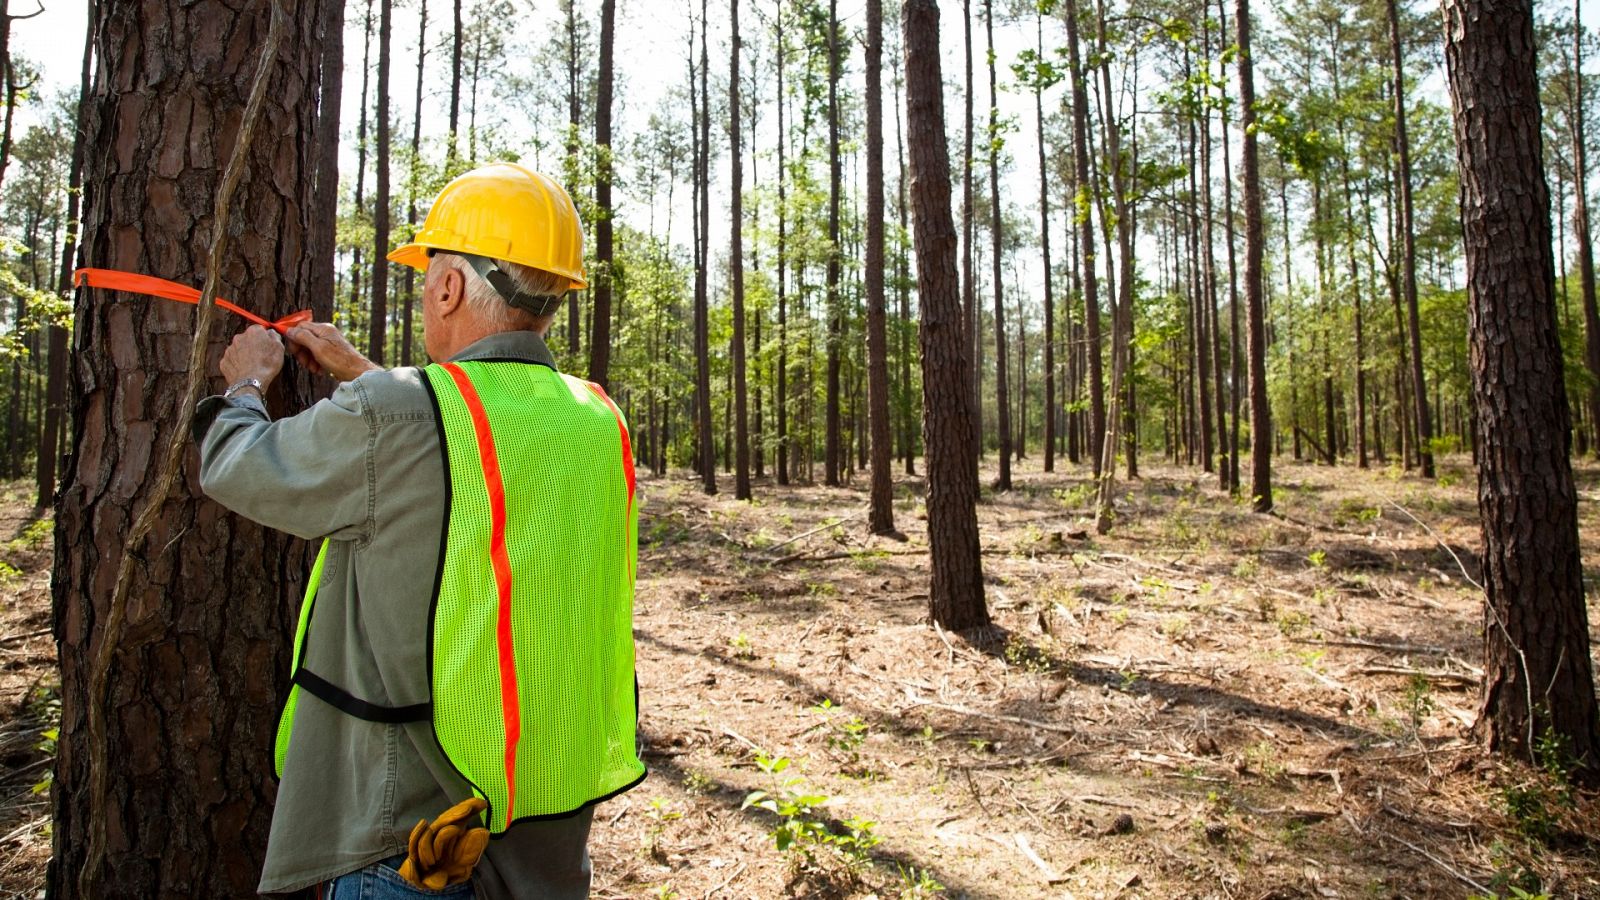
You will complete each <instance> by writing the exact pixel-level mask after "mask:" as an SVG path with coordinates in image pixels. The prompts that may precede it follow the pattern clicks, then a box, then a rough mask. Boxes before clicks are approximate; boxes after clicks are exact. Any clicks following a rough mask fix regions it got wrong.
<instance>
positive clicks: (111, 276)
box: [72, 269, 311, 334]
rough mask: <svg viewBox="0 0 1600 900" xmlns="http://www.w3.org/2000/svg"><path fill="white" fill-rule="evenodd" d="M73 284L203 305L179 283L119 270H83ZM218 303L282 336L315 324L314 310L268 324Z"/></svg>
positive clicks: (239, 308)
mask: <svg viewBox="0 0 1600 900" xmlns="http://www.w3.org/2000/svg"><path fill="white" fill-rule="evenodd" d="M72 283H73V284H74V285H76V286H78V287H95V288H105V289H106V290H108V291H126V292H127V293H130V294H145V295H147V296H150V297H161V298H162V299H165V300H176V301H178V302H179V303H199V302H200V292H199V291H197V290H195V289H194V288H192V287H187V286H185V285H181V284H179V283H177V282H176V281H168V280H166V279H165V278H156V277H154V276H152V275H136V274H134V273H133V272H119V271H117V270H115V269H79V270H78V271H76V272H73V273H72ZM216 299H217V305H218V306H220V307H222V308H223V309H225V310H227V311H229V312H231V313H236V314H238V315H241V316H243V317H245V318H246V319H249V320H250V321H251V322H254V323H256V324H257V325H261V326H264V327H266V328H271V329H272V330H273V331H276V332H278V333H279V334H288V333H289V329H291V328H293V327H294V326H296V325H304V324H305V323H307V322H309V321H311V310H309V309H302V310H300V311H299V312H297V313H290V314H289V315H287V316H284V317H283V318H281V319H279V320H278V321H276V322H268V321H267V320H266V319H263V318H261V317H260V316H258V315H256V314H255V313H253V312H251V311H249V310H248V309H245V308H244V307H242V306H237V305H235V304H232V303H229V302H228V301H226V300H224V299H222V298H221V297H218V298H216Z"/></svg>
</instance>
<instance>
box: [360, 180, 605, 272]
mask: <svg viewBox="0 0 1600 900" xmlns="http://www.w3.org/2000/svg"><path fill="white" fill-rule="evenodd" d="M434 250H440V251H446V252H451V253H467V254H473V255H476V256H483V257H487V258H489V259H498V260H504V261H506V262H513V263H519V264H521V265H524V266H530V267H532V268H535V269H539V270H541V271H544V272H551V273H553V274H556V275H561V276H564V277H565V278H566V279H567V280H568V281H569V282H570V284H568V289H569V290H581V289H582V288H586V287H588V286H589V282H588V279H586V278H585V277H584V273H583V226H582V225H581V224H580V223H579V221H578V210H577V208H576V207H574V206H573V205H572V198H571V197H570V196H568V195H567V192H566V190H565V189H564V188H562V187H561V185H559V184H557V183H556V181H555V179H552V178H549V177H547V176H545V175H541V174H539V173H538V172H535V171H533V170H532V169H528V168H524V167H522V166H519V165H517V164H515V163H495V164H494V165H490V166H482V167H480V168H476V169H473V170H472V171H470V172H466V173H464V174H462V175H458V176H456V178H455V179H454V180H452V181H451V182H450V183H449V184H447V185H445V186H444V190H442V191H440V192H439V196H438V197H436V198H435V199H434V201H433V207H432V208H431V209H429V210H428V218H427V219H426V220H425V221H424V222H423V223H422V228H420V229H418V231H417V235H416V237H415V238H414V239H413V240H412V242H411V243H409V244H406V245H405V246H403V247H400V248H397V249H396V250H395V251H394V252H393V253H390V254H389V261H390V262H397V263H400V264H401V265H405V266H411V267H412V268H414V269H421V270H423V271H424V272H425V271H427V270H428V254H429V252H430V251H434Z"/></svg>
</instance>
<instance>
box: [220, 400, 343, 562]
mask: <svg viewBox="0 0 1600 900" xmlns="http://www.w3.org/2000/svg"><path fill="white" fill-rule="evenodd" d="M374 427H375V426H374V421H373V417H372V416H371V415H370V414H369V413H368V411H367V410H366V409H365V404H364V403H363V402H362V397H361V394H360V392H358V391H357V390H355V389H354V388H353V387H352V386H351V384H349V383H346V384H342V385H340V386H339V388H338V389H337V390H336V391H334V393H333V396H332V397H330V398H328V399H326V400H322V401H319V402H318V403H317V404H316V405H314V406H312V407H311V408H310V409H308V410H306V411H304V412H302V413H300V414H299V415H296V416H290V417H289V418H286V419H279V420H278V421H276V422H274V421H271V420H270V419H269V417H268V416H267V413H266V410H265V409H264V408H263V407H262V406H261V405H260V404H258V403H254V402H249V401H246V402H229V401H226V400H223V399H222V398H220V397H207V398H206V399H205V400H202V401H201V402H200V406H199V407H198V409H197V410H196V413H195V422H194V431H195V438H196V441H197V442H198V443H199V445H200V489H201V490H202V491H203V492H204V493H205V494H206V496H208V497H210V498H211V499H213V500H215V501H217V502H218V503H220V504H222V505H223V506H225V507H227V508H228V509H230V510H232V511H233V512H236V513H238V514H239V515H241V516H244V517H245V518H247V519H251V520H253V521H255V522H259V523H261V524H262V525H265V526H267V527H269V528H275V529H277V530H279V531H285V532H288V533H289V534H292V535H295V536H296V537H301V538H307V539H311V538H319V537H325V536H330V537H337V538H340V539H344V540H352V539H355V540H359V539H363V538H365V537H366V536H367V531H368V529H369V526H370V510H371V509H372V502H371V500H372V497H371V490H372V488H371V482H370V479H369V478H368V475H369V471H370V466H369V465H368V462H369V460H368V455H369V453H370V447H371V445H372V436H373V430H374Z"/></svg>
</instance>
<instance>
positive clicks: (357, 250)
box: [347, 0, 373, 330]
mask: <svg viewBox="0 0 1600 900" xmlns="http://www.w3.org/2000/svg"><path fill="white" fill-rule="evenodd" d="M372 2H373V0H367V12H366V24H365V34H366V36H365V37H364V38H363V40H362V48H361V115H360V117H359V121H358V122H357V123H356V210H355V214H356V217H357V218H359V217H361V216H362V215H364V214H365V213H366V189H367V87H368V85H369V84H370V82H371V75H372ZM363 258H364V256H363V254H362V252H361V245H360V244H356V245H355V247H354V249H352V250H351V251H350V325H351V327H350V328H349V329H347V330H354V326H355V325H356V324H357V323H361V324H365V323H364V322H361V319H360V316H361V276H362V273H363V272H364V271H365V267H364V266H363V265H362V263H361V260H362V259H363Z"/></svg>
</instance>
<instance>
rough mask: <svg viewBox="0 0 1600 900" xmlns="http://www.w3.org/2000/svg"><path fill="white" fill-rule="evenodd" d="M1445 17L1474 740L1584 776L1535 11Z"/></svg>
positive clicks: (1477, 0) (1567, 465)
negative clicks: (1476, 453) (1478, 520)
mask: <svg viewBox="0 0 1600 900" xmlns="http://www.w3.org/2000/svg"><path fill="white" fill-rule="evenodd" d="M1443 12H1444V36H1445V39H1444V55H1445V63H1446V70H1447V73H1448V78H1449V84H1450V100H1451V107H1452V109H1453V112H1454V118H1455V135H1456V158H1457V161H1458V162H1459V164H1460V170H1461V193H1460V196H1461V219H1462V231H1463V236H1464V239H1465V241H1464V243H1465V245H1466V253H1467V295H1468V308H1469V312H1470V323H1471V324H1470V329H1469V330H1470V340H1471V350H1472V383H1473V397H1474V399H1475V401H1476V408H1477V420H1478V421H1477V429H1476V430H1477V434H1478V440H1479V446H1480V448H1481V455H1480V459H1479V467H1478V509H1479V512H1480V513H1481V514H1482V518H1483V545H1484V552H1483V575H1484V579H1483V580H1484V587H1485V591H1486V595H1487V596H1486V598H1485V599H1486V601H1487V602H1486V615H1485V617H1484V627H1483V636H1484V637H1483V640H1484V660H1485V662H1484V669H1485V672H1484V679H1483V707H1482V709H1481V711H1480V714H1479V718H1478V725H1477V729H1478V732H1479V733H1480V735H1482V737H1483V738H1484V740H1485V742H1486V743H1487V745H1488V747H1489V749H1490V750H1498V751H1502V752H1506V753H1510V754H1516V755H1526V756H1528V757H1529V758H1530V759H1532V758H1533V756H1534V753H1533V751H1534V742H1535V741H1536V740H1538V739H1539V737H1540V736H1542V735H1544V734H1545V733H1546V730H1547V729H1548V730H1550V731H1553V732H1554V733H1555V734H1556V735H1558V736H1560V737H1561V738H1562V739H1564V741H1565V744H1566V749H1567V750H1568V751H1569V752H1570V753H1571V755H1572V758H1573V759H1574V760H1575V761H1576V762H1577V763H1578V764H1579V766H1581V767H1582V774H1583V775H1585V776H1587V779H1586V780H1590V781H1593V780H1595V778H1596V777H1597V776H1600V714H1597V711H1596V706H1595V692H1594V676H1593V670H1592V664H1591V662H1590V653H1589V625H1588V617H1587V613H1586V610H1585V607H1584V596H1583V567H1582V563H1581V561H1580V559H1579V547H1578V497H1577V491H1576V488H1575V487H1574V485H1573V480H1572V465H1571V462H1570V460H1569V458H1568V455H1567V454H1568V452H1569V450H1570V449H1571V433H1570V421H1569V418H1568V411H1567V397H1566V385H1565V384H1564V382H1563V378H1562V370H1561V367H1560V366H1553V365H1550V360H1559V359H1561V342H1560V335H1559V332H1558V331H1557V328H1556V321H1555V297H1554V294H1555V267H1554V261H1553V260H1552V259H1551V248H1550V237H1551V235H1550V195H1549V188H1548V186H1547V185H1546V183H1545V178H1544V169H1543V162H1544V159H1543V153H1542V147H1541V134H1540V123H1539V119H1540V105H1539V82H1538V75H1537V71H1536V55H1535V54H1536V51H1535V45H1534V37H1533V9H1532V6H1531V5H1529V4H1526V3H1508V2H1498V0H1445V2H1444V5H1443ZM1535 761H1536V762H1540V760H1535Z"/></svg>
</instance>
